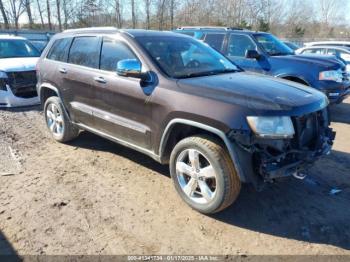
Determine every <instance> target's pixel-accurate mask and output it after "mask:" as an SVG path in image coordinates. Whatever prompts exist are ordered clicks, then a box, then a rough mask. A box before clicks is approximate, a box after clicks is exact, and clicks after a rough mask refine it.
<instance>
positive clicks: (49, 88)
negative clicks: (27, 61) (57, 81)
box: [38, 83, 60, 104]
mask: <svg viewBox="0 0 350 262" xmlns="http://www.w3.org/2000/svg"><path fill="white" fill-rule="evenodd" d="M38 95H39V98H40V102H41V104H44V103H45V101H46V99H48V98H49V97H50V96H58V97H60V93H59V91H58V88H57V87H55V86H53V85H52V84H49V83H43V84H42V85H40V87H39V90H38Z"/></svg>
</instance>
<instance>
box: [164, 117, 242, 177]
mask: <svg viewBox="0 0 350 262" xmlns="http://www.w3.org/2000/svg"><path fill="white" fill-rule="evenodd" d="M175 124H185V125H189V126H193V127H197V128H199V129H203V130H206V131H208V132H211V133H213V134H215V135H217V136H219V137H220V138H221V139H222V141H223V142H224V143H225V145H226V147H227V150H228V152H229V154H230V157H231V159H232V161H233V164H234V165H235V169H236V171H237V174H238V176H239V178H240V180H241V181H242V182H246V181H247V179H246V178H245V175H244V173H243V170H242V167H241V166H240V164H239V161H238V156H237V153H236V152H235V149H234V147H233V143H232V142H231V141H230V140H229V139H228V137H227V136H226V134H225V133H224V132H222V131H221V130H219V129H217V128H214V127H212V126H208V125H205V124H202V123H199V122H195V121H192V120H187V119H182V118H175V119H173V120H171V121H170V122H169V123H168V125H167V126H166V128H165V130H164V132H163V135H162V138H161V141H160V147H159V156H160V157H161V158H162V156H163V154H164V150H165V146H166V143H167V141H168V138H169V135H170V133H171V129H172V128H173V126H174V125H175Z"/></svg>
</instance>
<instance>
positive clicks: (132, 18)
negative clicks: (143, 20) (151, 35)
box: [131, 0, 136, 28]
mask: <svg viewBox="0 0 350 262" xmlns="http://www.w3.org/2000/svg"><path fill="white" fill-rule="evenodd" d="M131 20H132V28H136V13H135V0H131Z"/></svg>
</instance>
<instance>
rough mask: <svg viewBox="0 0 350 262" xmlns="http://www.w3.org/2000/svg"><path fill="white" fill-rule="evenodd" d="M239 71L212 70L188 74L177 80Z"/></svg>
mask: <svg viewBox="0 0 350 262" xmlns="http://www.w3.org/2000/svg"><path fill="white" fill-rule="evenodd" d="M237 71H239V70H238V69H223V70H212V71H205V72H195V73H189V74H187V75H182V76H179V77H178V78H192V77H201V76H212V75H219V74H228V73H234V72H237Z"/></svg>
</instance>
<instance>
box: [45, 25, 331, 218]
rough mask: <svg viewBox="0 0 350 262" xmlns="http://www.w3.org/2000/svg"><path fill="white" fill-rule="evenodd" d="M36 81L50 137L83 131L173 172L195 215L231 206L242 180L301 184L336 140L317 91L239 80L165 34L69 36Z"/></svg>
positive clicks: (203, 51) (218, 59)
mask: <svg viewBox="0 0 350 262" xmlns="http://www.w3.org/2000/svg"><path fill="white" fill-rule="evenodd" d="M38 81H39V82H38V94H39V95H40V99H41V101H42V104H43V105H44V112H45V118H46V123H47V126H48V128H49V130H50V132H51V134H52V136H53V138H54V139H55V140H57V141H59V142H67V141H69V140H71V139H73V138H76V137H77V136H78V134H79V131H80V130H87V131H90V132H93V133H96V134H98V135H100V136H103V137H105V138H107V139H110V140H112V141H115V142H118V143H120V144H122V145H125V146H127V147H130V148H133V149H135V150H138V151H140V152H142V153H144V154H146V155H148V156H150V157H152V158H153V159H155V160H156V161H159V162H160V163H164V164H169V165H170V173H171V177H172V178H173V181H174V184H175V188H176V189H177V191H178V192H179V194H180V195H181V197H182V198H183V200H184V201H185V202H187V204H189V205H190V206H191V207H193V208H194V209H196V210H198V211H200V212H203V213H214V212H218V211H220V210H222V209H224V208H226V207H227V206H229V205H230V204H231V203H233V202H234V200H235V199H236V198H237V196H238V194H239V191H240V187H241V183H242V182H245V183H252V184H253V185H254V186H255V187H256V188H260V187H261V185H263V184H264V182H271V181H275V180H276V179H277V178H281V177H286V176H290V175H294V176H295V177H297V178H303V177H304V176H305V173H306V169H307V167H308V166H309V165H310V164H312V163H313V162H314V161H315V160H316V159H317V158H319V157H320V156H322V155H324V154H327V153H329V152H330V150H331V145H332V142H333V139H334V133H333V132H332V130H331V129H330V128H329V127H328V126H329V120H328V114H327V105H328V100H327V98H326V97H325V96H324V95H323V94H322V93H320V92H318V91H316V90H314V89H311V88H307V87H304V86H302V85H299V84H296V83H292V82H289V81H285V80H280V79H274V78H271V77H266V76H262V75H257V74H253V73H246V72H243V70H241V69H240V68H239V67H237V66H236V65H234V64H233V63H232V62H230V61H229V60H227V59H226V58H225V57H224V56H222V55H221V54H220V53H218V52H217V51H215V50H214V49H212V48H210V47H209V46H207V45H206V44H204V43H201V42H199V41H197V40H195V39H192V38H191V37H188V36H185V35H180V34H175V33H171V32H156V31H145V30H125V31H124V30H117V29H115V28H90V29H79V30H69V31H65V32H64V33H61V34H58V35H56V36H55V37H54V38H53V39H52V40H51V42H50V43H49V45H48V46H47V48H46V49H45V51H44V52H43V54H42V56H41V58H40V61H39V63H38Z"/></svg>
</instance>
